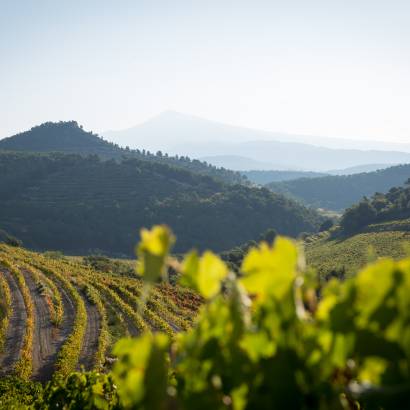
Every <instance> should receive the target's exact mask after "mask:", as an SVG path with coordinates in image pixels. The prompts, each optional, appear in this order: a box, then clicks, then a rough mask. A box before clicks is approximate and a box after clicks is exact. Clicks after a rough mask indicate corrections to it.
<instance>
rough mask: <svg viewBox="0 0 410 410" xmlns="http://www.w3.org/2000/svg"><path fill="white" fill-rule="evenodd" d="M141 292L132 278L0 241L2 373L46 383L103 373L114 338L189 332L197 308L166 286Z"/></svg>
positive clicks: (195, 299)
mask: <svg viewBox="0 0 410 410" xmlns="http://www.w3.org/2000/svg"><path fill="white" fill-rule="evenodd" d="M144 292H145V290H144V287H143V284H142V282H141V280H140V279H139V278H138V277H137V276H136V275H135V274H133V273H129V274H128V275H127V276H124V274H119V273H116V272H109V273H107V272H101V271H98V270H95V269H93V268H92V267H90V266H89V265H86V264H85V263H83V262H82V260H81V259H74V258H70V259H69V258H64V257H59V258H57V259H55V258H53V257H51V256H47V254H44V255H43V254H39V253H35V252H30V251H27V250H24V249H22V248H16V247H11V246H8V245H5V244H0V295H1V305H0V349H1V353H0V368H1V369H2V375H9V374H13V375H17V376H19V377H20V378H22V379H33V380H38V381H45V380H49V379H50V378H51V377H52V375H53V374H55V373H57V374H60V375H62V376H66V375H68V374H69V373H71V372H73V371H75V370H80V369H85V370H93V369H96V370H100V371H101V370H102V371H104V370H107V369H109V368H110V367H111V363H112V361H113V359H112V358H111V356H110V352H111V347H112V345H113V344H114V343H115V342H116V341H117V340H118V339H119V338H121V337H124V336H129V335H133V336H136V335H138V334H140V333H141V332H142V331H151V332H156V331H158V330H161V331H164V332H166V333H168V334H169V335H170V336H171V337H173V336H174V335H175V334H176V333H177V332H179V331H180V330H184V329H187V328H189V327H190V325H191V323H192V320H193V318H194V317H195V315H196V312H197V309H198V307H199V305H200V303H201V299H200V297H199V296H197V295H195V294H194V293H193V292H191V291H189V290H186V289H183V288H179V287H176V286H171V285H168V284H161V285H158V286H156V287H154V288H152V289H151V291H150V293H149V295H145V293H144ZM143 294H144V297H142V295H143ZM146 296H147V297H146ZM143 300H144V303H143Z"/></svg>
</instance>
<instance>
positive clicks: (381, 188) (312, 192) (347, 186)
mask: <svg viewBox="0 0 410 410" xmlns="http://www.w3.org/2000/svg"><path fill="white" fill-rule="evenodd" d="M409 176H410V164H406V165H398V166H394V167H390V168H386V169H382V170H378V171H375V172H365V173H361V174H355V175H335V176H325V177H320V178H301V179H295V180H292V181H285V182H280V183H271V184H268V185H267V187H268V188H269V189H271V190H272V191H274V192H279V193H283V194H287V195H288V196H291V197H292V198H295V199H298V200H300V201H301V202H303V203H305V204H308V205H311V206H314V207H318V208H325V209H331V210H335V211H340V210H343V209H345V208H348V207H349V206H351V205H353V204H354V203H356V202H358V201H360V200H361V198H363V197H364V196H371V195H373V194H374V193H375V192H386V191H388V190H389V189H390V188H391V187H392V186H398V185H402V184H404V182H405V181H406V180H407V179H408V178H409Z"/></svg>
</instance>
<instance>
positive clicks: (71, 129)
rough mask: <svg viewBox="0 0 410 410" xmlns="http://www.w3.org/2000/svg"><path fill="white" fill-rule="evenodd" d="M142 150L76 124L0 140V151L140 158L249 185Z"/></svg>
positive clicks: (55, 125) (51, 126) (183, 159)
mask: <svg viewBox="0 0 410 410" xmlns="http://www.w3.org/2000/svg"><path fill="white" fill-rule="evenodd" d="M137 148H138V149H135V150H130V149H129V148H128V147H126V148H121V147H120V146H118V145H116V144H113V143H111V142H108V141H105V140H103V139H102V138H100V137H99V136H98V135H97V134H94V133H92V132H87V131H85V130H84V129H83V128H82V127H81V126H79V125H78V124H77V122H75V121H68V122H64V121H61V122H58V123H54V122H47V123H44V124H41V125H39V126H36V127H33V128H31V129H30V130H29V131H25V132H22V133H20V134H17V135H14V136H11V137H8V138H4V139H2V140H0V151H1V150H7V151H18V152H20V151H24V152H27V151H30V152H45V153H49V152H63V153H69V154H79V155H98V156H99V157H101V158H103V159H115V160H120V159H122V158H137V159H140V160H144V161H151V162H156V163H161V164H167V165H171V166H174V167H177V168H182V169H186V170H189V171H191V172H194V173H197V174H200V175H207V176H212V177H214V178H217V179H219V180H221V181H223V182H225V183H246V180H245V178H244V177H243V176H242V175H241V174H239V173H237V172H233V171H229V170H226V169H221V168H217V167H215V166H213V165H209V164H207V163H205V162H202V161H198V160H196V159H190V158H188V157H186V156H174V157H170V156H168V155H167V154H165V153H162V152H161V151H159V152H156V153H155V154H154V153H150V152H149V151H147V150H145V149H144V148H145V147H144V146H143V145H138V146H137Z"/></svg>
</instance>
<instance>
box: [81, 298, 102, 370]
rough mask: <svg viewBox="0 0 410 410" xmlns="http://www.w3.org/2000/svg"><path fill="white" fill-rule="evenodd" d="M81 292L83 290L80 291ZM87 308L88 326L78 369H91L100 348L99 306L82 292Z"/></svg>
mask: <svg viewBox="0 0 410 410" xmlns="http://www.w3.org/2000/svg"><path fill="white" fill-rule="evenodd" d="M79 293H80V294H81V292H80V291H79ZM81 296H82V297H83V300H84V304H85V308H86V310H87V327H86V329H85V335H84V339H83V345H82V348H81V353H80V359H79V361H78V370H80V369H81V368H82V367H84V369H85V370H91V369H92V368H93V366H94V355H95V353H96V351H97V349H98V337H99V335H100V326H101V318H100V314H99V313H98V309H97V306H95V305H93V304H92V303H90V302H89V301H88V299H87V298H86V297H85V296H84V295H82V294H81Z"/></svg>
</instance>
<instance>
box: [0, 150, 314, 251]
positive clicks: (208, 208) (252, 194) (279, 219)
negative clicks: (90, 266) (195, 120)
mask: <svg viewBox="0 0 410 410" xmlns="http://www.w3.org/2000/svg"><path fill="white" fill-rule="evenodd" d="M320 219H321V218H320V217H319V216H318V215H317V214H316V213H315V212H314V211H312V210H308V209H306V208H304V207H303V206H301V205H299V204H297V203H295V202H293V201H291V200H289V199H286V198H285V197H283V196H282V195H278V194H274V193H272V192H270V191H268V190H267V189H259V188H250V187H246V186H242V185H226V184H223V183H221V182H218V181H217V180H215V179H214V178H211V177H209V176H201V175H197V174H194V173H191V172H188V171H186V170H183V169H180V168H176V167H172V166H169V165H166V164H161V163H158V162H154V161H142V160H139V159H133V158H130V159H124V160H122V161H114V160H106V161H103V160H101V159H100V158H99V157H98V156H96V155H94V156H89V157H82V156H79V155H65V154H33V153H28V154H24V153H7V152H3V153H2V154H0V226H1V227H2V228H3V229H4V230H6V231H7V232H8V233H9V234H11V235H13V236H16V237H17V238H19V239H22V240H23V242H24V244H25V245H26V246H28V247H31V248H34V249H40V250H41V249H56V250H64V251H65V252H68V253H75V254H87V253H95V252H96V251H97V250H99V251H100V252H103V253H106V254H110V255H118V256H121V255H122V256H124V255H132V254H133V247H134V243H135V232H136V231H137V230H138V229H139V228H141V227H143V226H149V225H153V224H156V223H167V224H169V225H170V226H171V227H172V228H173V229H174V231H175V232H176V233H177V234H178V236H179V238H180V241H179V246H178V248H177V251H183V250H187V249H190V248H192V247H198V248H199V249H204V248H211V249H214V250H216V251H220V250H224V249H230V248H232V247H234V246H236V245H238V244H240V243H243V242H246V241H248V240H250V239H252V238H257V237H258V236H259V235H260V234H261V233H262V232H264V231H266V230H267V229H269V228H275V229H276V230H277V231H278V232H279V233H283V234H287V235H297V234H299V233H300V232H302V231H308V232H314V231H316V229H317V227H318V226H319V224H320Z"/></svg>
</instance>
